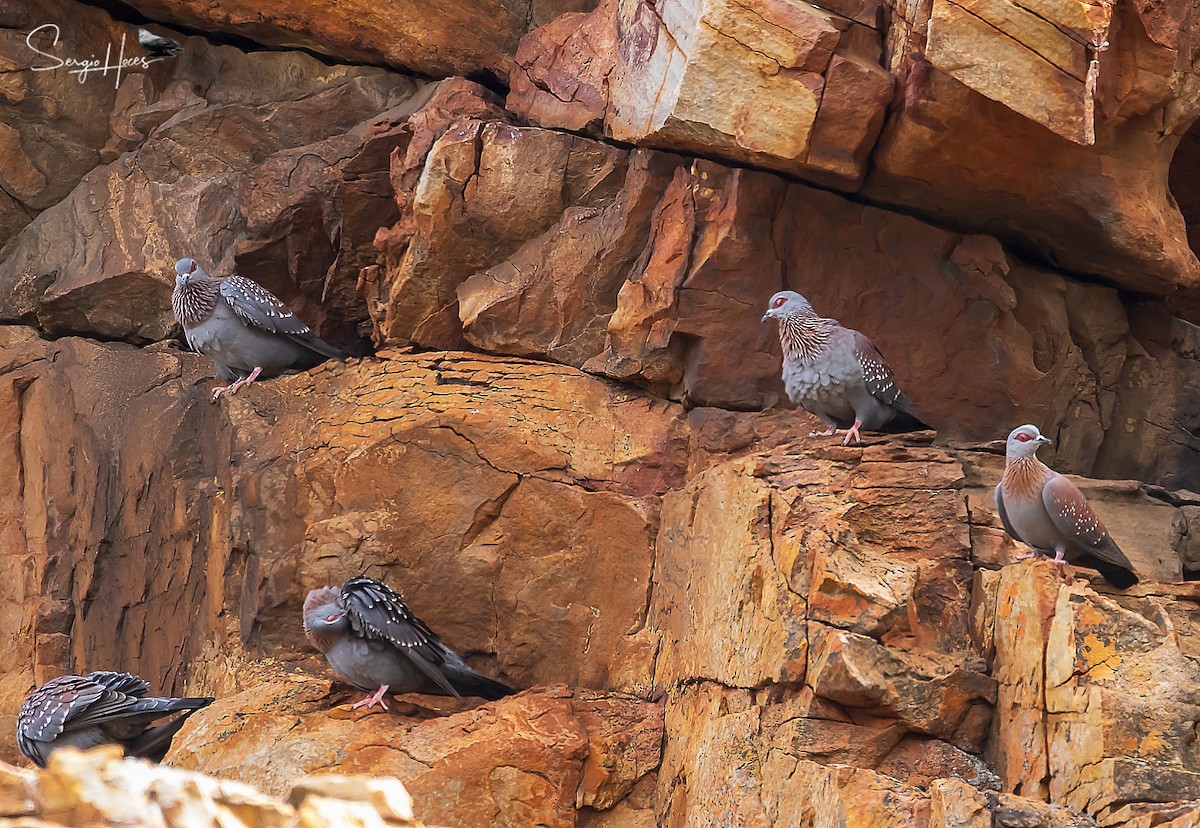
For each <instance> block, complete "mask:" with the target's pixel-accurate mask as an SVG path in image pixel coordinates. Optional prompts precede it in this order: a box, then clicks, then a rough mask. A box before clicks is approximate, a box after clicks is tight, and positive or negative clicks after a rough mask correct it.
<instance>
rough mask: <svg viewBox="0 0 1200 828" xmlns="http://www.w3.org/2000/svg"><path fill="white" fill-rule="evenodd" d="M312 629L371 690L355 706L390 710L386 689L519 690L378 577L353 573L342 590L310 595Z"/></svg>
mask: <svg viewBox="0 0 1200 828" xmlns="http://www.w3.org/2000/svg"><path fill="white" fill-rule="evenodd" d="M304 634H305V635H306V636H308V640H309V641H310V642H311V643H312V645H313V646H314V647H316V648H317V649H318V650H320V651H321V652H322V653H324V654H325V659H326V660H327V661H328V662H329V666H330V667H332V668H333V669H334V671H336V672H337V674H338V675H339V676H341V677H342V678H343V679H345V680H346V681H347V682H349V683H350V684H353V685H354V686H355V687H357V688H359V689H360V690H363V691H366V692H371V695H370V696H368V697H367V698H365V699H363V700H362V701H360V702H356V703H355V704H354V705H353V707H361V706H363V705H366V706H367V708H370V707H371V706H372V705H375V704H378V705H379V706H380V707H382V708H383V709H384V710H387V705H386V704H384V702H383V696H384V694H385V693H390V694H391V695H399V694H401V693H427V694H429V695H433V696H454V697H455V698H456V699H461V698H462V697H463V696H478V697H480V698H484V699H487V700H489V701H493V700H495V699H499V698H503V697H504V696H508V695H511V694H512V693H515V692H516V691H515V690H513V689H512V688H511V687H509V686H508V685H506V684H501V683H500V682H498V681H495V680H494V679H490V678H487V677H486V676H483V675H480V674H479V673H477V672H475V671H474V670H472V669H471V668H470V667H468V666H467V664H466V662H464V661H463V660H462V658H460V657H459V655H458V654H457V653H455V652H454V651H453V650H451V649H450V648H449V647H447V646H446V645H445V644H443V643H442V642H441V639H439V638H438V637H437V635H436V634H435V633H434V632H433V631H432V630H431V629H429V627H427V626H425V624H424V623H423V622H422V621H421V619H419V618H417V617H416V616H415V615H413V614H412V612H410V611H409V609H408V607H407V606H405V604H404V601H403V600H402V599H401V598H400V596H399V595H397V594H396V593H395V592H392V590H390V589H388V588H387V587H386V586H384V585H383V584H381V583H379V582H378V581H373V580H371V579H370V578H351V579H350V580H349V581H346V583H345V584H343V585H342V589H341V592H338V590H336V589H334V588H332V587H322V588H321V589H314V590H313V591H312V592H310V593H308V597H307V598H306V599H305V601H304ZM372 691H373V692H372Z"/></svg>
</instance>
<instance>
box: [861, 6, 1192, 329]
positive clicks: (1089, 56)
mask: <svg viewBox="0 0 1200 828" xmlns="http://www.w3.org/2000/svg"><path fill="white" fill-rule="evenodd" d="M895 10H896V14H895V15H894V16H893V18H892V21H893V22H892V25H891V27H890V29H889V31H888V36H887V43H888V46H889V48H888V50H887V52H888V55H889V57H888V66H889V68H890V69H891V70H892V71H893V73H894V74H896V75H897V77H898V78H899V80H900V84H901V87H902V89H903V96H902V101H899V102H898V103H900V104H901V105H899V106H898V107H897V108H896V110H895V111H894V114H893V115H892V117H890V118H889V120H888V123H887V124H886V126H885V127H884V130H883V133H882V135H881V138H880V141H879V144H878V146H877V147H876V149H875V151H874V152H873V153H872V155H871V161H872V168H871V174H870V175H869V177H868V180H867V181H866V183H865V185H864V188H863V193H864V195H866V196H867V197H868V198H870V199H872V200H874V201H877V202H882V203H886V204H890V205H895V206H901V207H903V208H905V209H906V210H916V211H918V212H919V213H920V214H923V215H926V216H931V217H936V218H938V219H940V220H942V221H945V222H948V223H950V224H952V225H954V226H957V227H962V228H969V229H971V230H974V231H976V232H985V233H989V234H992V235H995V236H998V237H999V238H1001V239H1002V240H1003V241H1004V242H1005V243H1007V244H1010V245H1012V246H1013V247H1014V248H1015V249H1017V250H1020V251H1021V252H1022V253H1023V254H1025V255H1027V256H1030V257H1034V258H1036V259H1039V260H1046V261H1050V262H1054V263H1055V264H1056V265H1057V266H1059V267H1062V268H1064V269H1066V270H1069V271H1075V272H1079V273H1088V274H1095V275H1098V276H1100V277H1102V278H1104V279H1105V280H1107V281H1109V282H1111V283H1113V284H1117V285H1120V286H1122V287H1125V288H1128V289H1130V290H1134V291H1138V292H1143V293H1153V294H1157V295H1160V296H1168V297H1172V301H1173V302H1174V303H1175V306H1176V307H1177V308H1180V309H1181V310H1183V311H1184V312H1185V313H1187V314H1188V315H1189V318H1191V319H1192V320H1193V321H1195V320H1197V319H1200V315H1198V314H1197V311H1196V308H1197V302H1196V296H1197V289H1198V288H1200V261H1197V259H1196V256H1195V254H1194V253H1193V252H1192V250H1191V249H1190V247H1189V246H1188V240H1187V236H1186V233H1185V231H1184V223H1183V220H1182V217H1181V216H1180V213H1179V209H1178V206H1177V205H1176V203H1175V199H1174V198H1173V197H1172V193H1171V190H1170V189H1169V188H1168V176H1169V170H1170V166H1171V158H1172V154H1173V153H1174V152H1175V147H1176V145H1177V144H1178V142H1179V140H1180V138H1181V136H1183V135H1184V133H1186V132H1187V131H1188V129H1189V127H1190V126H1191V125H1192V123H1193V122H1194V121H1195V119H1196V117H1197V115H1200V95H1198V94H1197V92H1198V89H1200V87H1198V86H1197V76H1196V72H1197V65H1196V49H1195V46H1194V38H1195V33H1194V26H1191V25H1190V24H1188V23H1185V22H1183V21H1188V20H1191V19H1192V16H1193V14H1194V11H1193V10H1192V8H1191V5H1190V4H1189V3H1187V2H1168V3H1164V4H1132V5H1129V6H1122V7H1120V8H1117V9H1115V10H1114V7H1113V6H1112V5H1110V4H1106V3H1090V4H1089V3H1084V4H1055V3H1035V4H1024V5H1022V4H1019V3H1010V2H1007V0H994V2H993V0H988V2H970V3H956V2H952V0H933V1H932V2H930V0H913V2H905V3H897V4H896V6H895ZM1018 78H1019V80H1018V81H1016V82H1014V79H1018ZM931 158H933V159H936V160H935V161H933V162H932V163H931ZM1188 180H1189V181H1190V179H1188ZM1191 186H1192V185H1191V184H1189V183H1185V181H1180V182H1179V185H1178V187H1179V191H1180V192H1182V193H1184V194H1186V192H1187V190H1188V189H1190V188H1191Z"/></svg>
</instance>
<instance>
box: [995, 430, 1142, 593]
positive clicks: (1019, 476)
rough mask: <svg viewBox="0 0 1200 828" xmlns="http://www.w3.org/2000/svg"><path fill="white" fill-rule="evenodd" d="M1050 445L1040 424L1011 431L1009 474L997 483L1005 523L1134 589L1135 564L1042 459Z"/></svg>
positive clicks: (1021, 537)
mask: <svg viewBox="0 0 1200 828" xmlns="http://www.w3.org/2000/svg"><path fill="white" fill-rule="evenodd" d="M1049 443H1050V438H1049V437H1044V436H1043V435H1042V433H1041V432H1040V431H1038V429H1037V426H1033V425H1023V426H1020V427H1019V428H1014V429H1013V430H1012V432H1011V433H1010V434H1009V435H1008V446H1007V451H1006V459H1005V463H1004V476H1003V477H1002V478H1001V479H1000V485H998V486H996V511H997V512H998V513H999V514H1000V522H1001V523H1003V524H1004V528H1005V529H1007V530H1008V534H1010V535H1012V536H1013V537H1014V538H1016V539H1017V540H1018V541H1020V542H1022V543H1026V544H1029V545H1030V546H1032V547H1033V548H1034V549H1036V550H1038V551H1039V552H1044V553H1047V554H1049V553H1050V552H1051V551H1053V552H1054V560H1056V561H1059V562H1062V561H1067V562H1068V563H1072V564H1075V565H1076V566H1085V567H1088V568H1089V569H1095V570H1097V571H1098V572H1099V573H1100V574H1101V575H1103V576H1104V578H1105V580H1106V581H1108V582H1109V583H1110V584H1112V585H1113V586H1116V587H1120V588H1121V589H1128V588H1129V587H1131V586H1133V585H1134V584H1136V583H1137V582H1138V576H1137V575H1135V574H1134V572H1133V565H1132V564H1130V563H1129V559H1128V558H1127V557H1125V553H1124V552H1122V551H1121V547H1119V546H1117V542H1116V541H1114V540H1113V539H1112V535H1110V534H1109V533H1108V530H1107V529H1105V528H1104V524H1103V523H1101V522H1100V518H1098V517H1097V516H1096V513H1095V512H1094V511H1092V507H1091V506H1090V505H1088V502H1087V498H1085V497H1084V496H1083V492H1081V491H1079V487H1078V486H1076V485H1075V484H1074V483H1072V482H1071V481H1070V480H1068V479H1067V478H1065V477H1063V476H1062V475H1061V474H1059V473H1058V472H1056V471H1054V470H1053V469H1052V468H1050V467H1049V466H1047V465H1046V464H1045V463H1043V462H1042V461H1041V460H1039V459H1037V450H1038V448H1040V447H1041V446H1043V445H1048V444H1049Z"/></svg>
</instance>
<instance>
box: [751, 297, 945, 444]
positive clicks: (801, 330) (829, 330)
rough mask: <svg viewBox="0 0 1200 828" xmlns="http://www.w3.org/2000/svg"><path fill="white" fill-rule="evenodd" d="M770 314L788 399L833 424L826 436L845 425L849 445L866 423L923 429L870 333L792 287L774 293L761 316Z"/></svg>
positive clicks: (874, 426) (873, 428)
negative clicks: (824, 311) (818, 307)
mask: <svg viewBox="0 0 1200 828" xmlns="http://www.w3.org/2000/svg"><path fill="white" fill-rule="evenodd" d="M768 319H775V320H777V321H778V322H779V343H780V345H782V346H783V386H784V389H785V390H786V391H787V395H788V398H789V399H790V400H791V401H792V402H794V403H796V404H797V405H799V406H800V407H801V408H803V409H804V410H805V411H807V412H809V413H810V414H815V415H816V416H817V417H820V418H821V419H822V420H824V421H825V424H826V425H827V426H828V427H829V428H828V430H827V431H825V432H824V434H823V435H822V436H825V437H829V436H832V435H834V434H836V433H837V430H838V429H839V428H843V429H846V437H845V439H844V440H842V445H847V444H848V443H849V442H850V441H851V440H854V441H855V442H861V439H862V438H861V435H860V434H859V429H863V428H865V429H867V430H869V431H879V430H880V429H882V428H884V427H885V426H892V427H893V428H896V427H899V428H900V429H901V430H903V429H918V428H924V423H922V422H921V418H920V417H919V416H918V415H917V413H916V411H915V410H914V409H913V407H912V403H910V402H909V400H908V398H907V397H905V396H904V392H903V391H901V390H900V387H899V386H898V385H896V380H895V377H894V376H893V374H892V369H891V368H889V367H888V364H887V361H886V360H884V358H883V355H882V354H881V353H879V349H878V348H876V347H875V346H874V344H872V342H871V340H869V339H867V337H866V336H864V335H863V334H861V333H859V332H858V331H855V330H851V329H850V328H844V327H842V326H841V324H839V323H838V321H837V320H836V319H825V318H823V317H820V316H817V314H816V312H815V311H813V308H812V305H810V304H809V303H808V300H807V299H805V298H804V297H803V296H801V295H800V294H799V293H796V292H795V291H792V290H784V291H780V292H779V293H776V294H775V295H774V296H772V297H771V300H770V302H768V303H767V312H766V313H764V314H763V318H762V321H764V322H766V321H767V320H768ZM814 435H815V433H814Z"/></svg>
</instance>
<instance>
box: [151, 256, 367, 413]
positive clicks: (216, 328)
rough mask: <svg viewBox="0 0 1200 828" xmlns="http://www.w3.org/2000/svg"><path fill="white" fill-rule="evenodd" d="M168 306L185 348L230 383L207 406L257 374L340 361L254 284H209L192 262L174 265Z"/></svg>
mask: <svg viewBox="0 0 1200 828" xmlns="http://www.w3.org/2000/svg"><path fill="white" fill-rule="evenodd" d="M171 307H172V309H173V310H174V311H175V318H176V319H177V320H179V324H180V325H182V326H183V332H184V335H185V336H186V337H187V341H188V344H189V345H191V346H192V348H193V349H194V350H196V351H199V352H200V353H202V354H205V355H207V356H210V357H212V360H213V364H214V365H215V366H216V369H217V376H218V377H220V378H221V379H225V380H230V381H231V383H232V384H230V385H228V386H225V387H223V388H217V389H216V390H214V391H213V395H212V398H213V402H216V401H217V398H218V397H220V396H221V394H223V393H225V392H226V391H228V392H229V393H230V394H235V393H237V391H238V389H239V388H241V387H242V386H243V385H248V384H249V383H252V382H254V381H255V380H256V379H258V378H259V376H260V375H261V376H263V377H274V376H278V375H279V374H282V373H284V372H286V371H290V370H300V369H304V368H311V367H313V366H314V365H316V364H318V363H320V362H323V361H324V360H326V359H345V357H346V354H343V353H342V352H341V351H339V350H338V349H337V348H334V347H333V346H332V345H330V344H329V343H328V342H326V341H325V340H323V339H321V338H320V337H319V336H317V335H316V334H314V333H313V332H312V329H310V328H309V327H308V326H307V325H305V324H304V323H303V322H301V321H300V320H299V319H297V318H296V314H294V313H292V311H291V310H290V309H289V308H288V306H287V305H285V304H284V303H283V302H281V301H279V300H278V299H277V298H275V295H274V294H272V293H271V292H270V291H269V290H267V289H266V288H264V287H262V286H261V285H259V284H258V283H257V282H255V281H253V280H252V279H247V278H246V277H245V276H230V277H229V278H228V279H214V278H212V277H211V276H209V275H208V274H207V273H205V272H204V271H203V270H201V268H200V266H199V265H198V264H196V260H195V259H180V260H179V261H178V262H176V263H175V291H174V293H172V294H171Z"/></svg>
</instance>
